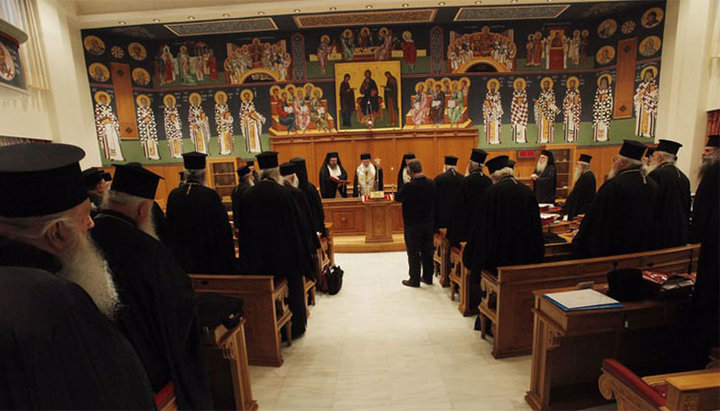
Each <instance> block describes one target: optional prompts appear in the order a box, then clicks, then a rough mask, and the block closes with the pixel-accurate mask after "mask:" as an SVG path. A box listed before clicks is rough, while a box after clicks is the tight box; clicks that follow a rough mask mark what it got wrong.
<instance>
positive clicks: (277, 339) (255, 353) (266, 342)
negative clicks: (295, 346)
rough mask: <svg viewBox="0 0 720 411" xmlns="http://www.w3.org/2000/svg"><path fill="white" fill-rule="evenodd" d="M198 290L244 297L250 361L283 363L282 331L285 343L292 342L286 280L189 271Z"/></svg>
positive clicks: (271, 364) (261, 276) (266, 364)
mask: <svg viewBox="0 0 720 411" xmlns="http://www.w3.org/2000/svg"><path fill="white" fill-rule="evenodd" d="M190 279H191V280H192V285H193V289H194V290H195V292H198V293H215V294H221V295H227V296H230V297H238V298H242V299H243V309H244V311H245V317H246V318H247V323H246V324H245V326H246V327H245V330H246V337H247V338H246V340H247V351H248V357H249V362H250V364H252V365H264V366H273V367H279V366H281V365H282V363H283V358H282V353H281V352H280V343H281V341H282V338H281V332H282V331H283V330H284V331H285V336H286V337H287V343H288V346H289V345H291V344H292V329H291V326H292V324H291V321H290V320H291V319H292V312H290V308H289V307H288V305H287V303H286V300H287V298H288V296H289V291H288V285H287V281H286V280H284V279H283V280H277V281H276V280H275V279H274V278H273V276H271V275H213V274H190Z"/></svg>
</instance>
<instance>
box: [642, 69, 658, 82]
mask: <svg viewBox="0 0 720 411" xmlns="http://www.w3.org/2000/svg"><path fill="white" fill-rule="evenodd" d="M648 71H651V72H652V75H653V78H657V73H658V68H657V66H647V67H645V68H644V69H642V70H641V71H640V80H641V81H642V80H644V79H645V73H647V72H648Z"/></svg>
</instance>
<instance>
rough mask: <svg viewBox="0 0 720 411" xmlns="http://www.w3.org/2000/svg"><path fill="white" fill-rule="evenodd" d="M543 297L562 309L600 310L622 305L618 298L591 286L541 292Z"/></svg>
mask: <svg viewBox="0 0 720 411" xmlns="http://www.w3.org/2000/svg"><path fill="white" fill-rule="evenodd" d="M543 297H545V298H547V299H548V300H550V302H552V303H554V304H555V305H557V306H558V307H560V308H562V309H563V311H579V310H600V309H603V308H622V306H623V305H622V304H620V302H619V301H618V300H615V299H612V298H610V297H608V296H607V295H605V294H603V293H600V292H598V291H595V290H593V289H591V288H588V289H585V290H573V291H562V292H558V293H549V294H543Z"/></svg>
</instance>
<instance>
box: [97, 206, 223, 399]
mask: <svg viewBox="0 0 720 411" xmlns="http://www.w3.org/2000/svg"><path fill="white" fill-rule="evenodd" d="M90 233H91V235H92V237H93V239H94V240H95V243H96V244H97V246H98V247H99V248H100V250H102V253H103V255H104V256H105V259H106V260H107V262H108V265H109V267H110V271H111V273H112V276H113V280H114V281H115V285H116V286H117V290H118V295H119V297H120V303H121V306H120V311H119V312H118V316H117V323H118V326H119V327H120V329H121V330H122V331H123V332H124V333H125V336H126V337H127V338H128V340H130V343H131V344H132V345H133V346H134V347H135V350H136V351H137V353H138V355H139V356H140V359H141V360H142V362H143V364H144V365H145V370H147V373H148V376H149V377H150V383H151V384H152V387H153V390H154V391H155V392H159V391H160V390H161V389H162V388H163V387H164V386H165V385H166V384H167V383H168V382H169V381H172V382H173V384H174V386H175V396H176V398H177V402H178V407H179V409H186V410H187V409H211V408H212V399H211V397H210V387H209V385H208V380H207V374H206V371H205V364H204V362H203V357H202V350H201V340H200V328H199V326H198V318H197V312H196V309H195V300H194V294H193V290H192V286H191V284H190V278H189V277H188V276H187V274H185V272H184V271H183V270H182V268H180V266H179V265H178V263H177V262H176V261H175V259H174V258H173V256H172V255H171V254H170V251H169V250H168V249H167V248H166V247H165V246H164V245H162V244H161V243H160V242H159V241H157V240H155V239H154V238H152V237H151V236H149V235H147V234H146V233H144V232H142V231H140V230H139V229H138V228H137V227H136V225H135V222H134V221H133V220H132V219H130V218H129V217H126V216H125V215H123V214H120V213H117V212H114V211H109V210H105V211H102V212H100V213H99V214H98V216H97V217H96V218H95V228H93V229H92V230H91V232H90Z"/></svg>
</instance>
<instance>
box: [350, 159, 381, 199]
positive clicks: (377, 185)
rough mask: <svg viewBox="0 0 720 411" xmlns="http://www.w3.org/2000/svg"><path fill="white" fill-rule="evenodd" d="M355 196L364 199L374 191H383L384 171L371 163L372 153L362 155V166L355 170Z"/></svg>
mask: <svg viewBox="0 0 720 411" xmlns="http://www.w3.org/2000/svg"><path fill="white" fill-rule="evenodd" d="M353 181H354V182H353V196H354V197H363V196H367V195H370V193H372V192H373V191H383V169H382V167H377V166H375V164H372V163H371V162H370V153H362V154H360V165H359V166H357V168H356V169H355V179H354V180H353Z"/></svg>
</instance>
